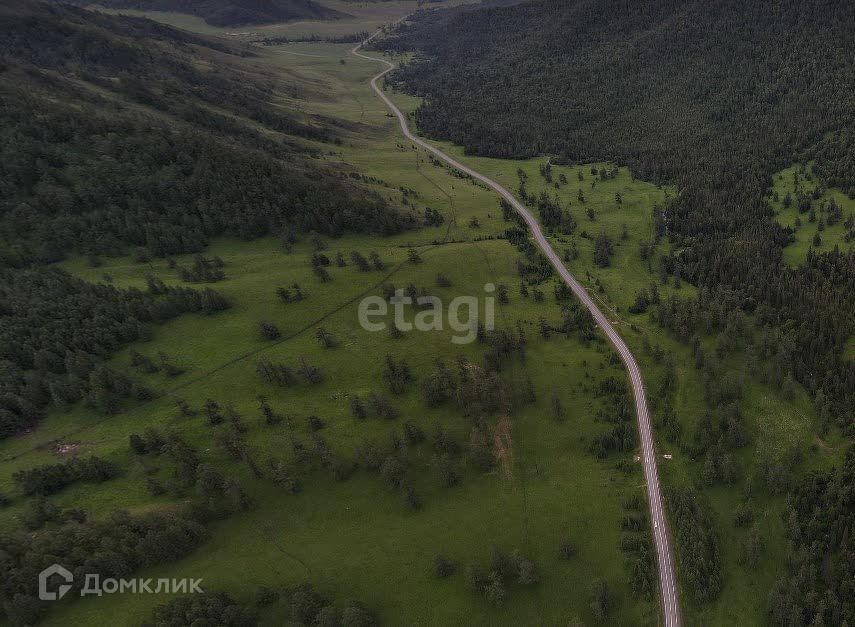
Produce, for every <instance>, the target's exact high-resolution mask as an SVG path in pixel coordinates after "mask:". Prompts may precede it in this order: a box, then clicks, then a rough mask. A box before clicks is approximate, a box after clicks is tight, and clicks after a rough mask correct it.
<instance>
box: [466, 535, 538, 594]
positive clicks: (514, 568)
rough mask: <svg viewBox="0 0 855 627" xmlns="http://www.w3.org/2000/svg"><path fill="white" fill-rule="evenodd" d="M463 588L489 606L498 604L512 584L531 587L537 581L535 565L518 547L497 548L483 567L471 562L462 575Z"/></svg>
mask: <svg viewBox="0 0 855 627" xmlns="http://www.w3.org/2000/svg"><path fill="white" fill-rule="evenodd" d="M464 576H465V581H466V587H467V588H469V589H470V590H471V591H473V592H476V593H478V594H481V595H483V596H484V597H485V598H486V599H487V600H488V601H489V602H490V603H492V604H493V605H502V604H503V603H504V602H505V599H506V597H507V594H508V593H507V589H508V587H510V586H512V585H517V586H525V587H528V586H533V585H535V584H537V583H538V582H539V581H540V574H539V572H538V569H537V565H536V564H535V563H534V562H533V561H532V560H531V559H529V558H528V557H526V556H525V555H523V554H522V553H521V552H520V551H519V550H515V551H513V552H511V553H507V552H506V551H503V550H502V549H500V548H498V547H494V548H493V554H492V556H491V558H490V562H489V564H488V565H487V566H484V565H482V564H478V563H472V564H470V565H468V566H467V568H466V572H465V574H464Z"/></svg>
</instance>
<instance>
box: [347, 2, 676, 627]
mask: <svg viewBox="0 0 855 627" xmlns="http://www.w3.org/2000/svg"><path fill="white" fill-rule="evenodd" d="M404 19H406V18H402V19H401V20H399V21H398V22H401V21H403V20H404ZM396 24H397V23H396ZM381 32H382V29H381V30H378V31H377V32H376V33H374V34H373V35H371V36H370V37H369V38H368V39H366V40H365V41H363V42H362V43H360V44H358V45H357V46H356V47H354V48H353V50H351V54H354V55H356V56H357V57H361V58H363V59H368V60H369V61H376V62H378V63H382V64H384V65H386V66H387V67H386V69H385V70H383V71H382V72H380V73H379V74H377V76H375V77H374V78H372V79H371V88H372V89H373V90H374V91H375V92H376V93H377V95H378V96H380V98H381V99H382V100H383V102H385V103H386V106H387V107H388V108H389V110H390V111H392V113H394V114H395V115H396V116H397V117H398V121H399V122H400V124H401V130H402V131H403V133H404V135H405V136H406V138H407V139H409V140H410V141H411V142H413V143H414V144H417V145H419V146H421V147H422V148H424V149H425V150H429V151H430V152H432V153H433V154H434V155H436V156H437V157H439V158H440V159H442V160H443V161H445V162H446V163H448V164H449V165H451V166H452V167H455V168H457V169H458V170H460V171H461V172H465V173H466V174H468V175H469V176H472V177H473V178H475V179H478V180H479V181H481V182H482V183H484V184H485V185H489V186H490V187H491V188H492V189H494V190H495V191H496V192H497V193H498V194H499V195H500V196H501V197H502V198H504V199H505V200H506V201H508V202H509V203H510V204H511V206H512V207H513V208H514V209H515V210H516V211H517V212H518V213H519V214H520V215H521V216H522V217H523V219H524V220H525V222H526V224H528V228H529V230H530V231H531V234H532V236H533V237H534V239H535V241H536V242H537V244H538V246H539V247H540V249H541V250H542V251H543V254H544V255H546V257H547V258H548V259H549V261H550V262H551V263H552V265H553V266H554V267H555V269H556V270H557V271H558V274H559V275H560V276H561V278H562V279H563V280H564V282H565V283H566V284H567V285H568V286H569V287H570V289H572V290H573V293H574V294H576V297H577V298H578V299H579V300H580V301H582V304H584V305H585V307H587V308H588V310H589V311H590V312H591V315H592V316H593V317H594V320H595V321H596V322H597V324H598V325H599V326H600V328H601V329H602V330H603V332H604V333H605V334H606V336H608V338H609V341H610V342H611V343H612V346H614V348H615V350H617V352H618V354H620V357H621V359H622V360H623V363H624V365H625V366H626V370H627V372H628V373H629V379H630V382H631V383H632V390H633V393H634V395H635V410H636V413H637V415H638V431H639V435H640V437H641V460H642V463H643V464H644V479H645V481H646V483H647V496H648V499H647V500H648V503H649V504H650V520H651V523H652V525H653V538H654V541H655V544H656V557H657V562H658V570H659V588H660V591H661V594H662V611H663V616H664V622H665V625H666V627H679V626H680V624H681V620H680V605H679V602H678V599H677V583H676V575H675V573H674V557H673V553H672V551H671V540H670V537H669V533H668V525H667V523H666V520H665V508H664V505H663V502H662V494H661V491H660V489H659V474H658V471H657V469H656V452H655V450H654V448H653V435H652V430H651V427H650V412H649V411H648V409H647V396H646V395H645V393H644V381H643V380H642V378H641V370H640V369H639V368H638V364H637V363H636V361H635V357H633V355H632V352H630V350H629V348H628V347H627V345H626V343H625V342H624V341H623V339H621V337H620V335H618V333H617V331H615V329H614V327H613V326H612V324H611V323H610V322H609V320H608V318H606V316H605V315H603V313H602V312H601V311H600V309H599V307H597V305H596V304H595V303H594V301H593V300H592V299H591V297H590V296H589V295H588V292H587V291H585V288H584V287H582V285H581V284H580V283H579V282H578V281H577V280H576V279H575V278H573V275H571V274H570V272H569V271H568V270H567V268H565V267H564V264H563V263H562V261H561V258H560V257H559V256H558V254H557V253H556V252H555V251H554V250H553V249H552V246H551V245H550V243H549V241H548V240H547V239H546V237H545V236H544V235H543V231H541V229H540V225H539V224H538V223H537V220H535V218H534V216H532V214H531V213H530V212H529V211H528V209H526V207H525V206H524V205H523V204H522V203H521V202H519V201H518V200H517V199H516V198H515V197H514V195H513V194H511V193H510V192H509V191H508V190H506V189H505V188H504V187H502V186H501V185H499V184H498V183H497V182H496V181H494V180H492V179H490V178H488V177H486V176H484V175H483V174H481V173H480V172H476V171H475V170H473V169H472V168H470V167H467V166H465V165H463V164H462V163H460V162H459V161H457V160H455V159H454V158H453V157H450V156H449V155H447V154H445V153H444V152H443V151H441V150H440V149H439V148H436V147H435V146H432V145H430V144H429V143H427V142H426V141H424V140H423V139H420V138H419V137H417V136H416V135H414V134H413V133H412V132H411V131H410V127H409V124H408V123H407V117H406V116H405V115H404V113H403V112H402V111H401V110H400V109H398V107H396V106H395V104H394V103H393V102H392V101H391V100H390V99H389V97H388V96H386V94H385V93H383V90H382V89H381V88H380V87H379V86H378V85H377V82H378V81H379V80H380V79H381V78H382V77H383V76H385V75H386V74H388V73H389V72H391V71H392V70H393V69H395V65H394V64H393V63H391V62H389V61H387V60H386V59H380V58H377V57H372V56H369V55H366V54H363V53H361V52H360V49H361V48H362V47H363V46H365V45H366V44H367V43H368V42H370V41H371V40H372V39H374V38H375V37H377V36H378V35H379V34H380V33H381Z"/></svg>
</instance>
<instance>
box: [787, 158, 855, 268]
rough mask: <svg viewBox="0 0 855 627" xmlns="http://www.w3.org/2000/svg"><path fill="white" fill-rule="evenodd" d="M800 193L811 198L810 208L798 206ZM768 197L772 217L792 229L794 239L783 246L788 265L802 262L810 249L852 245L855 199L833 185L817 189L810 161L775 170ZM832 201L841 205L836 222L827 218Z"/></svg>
mask: <svg viewBox="0 0 855 627" xmlns="http://www.w3.org/2000/svg"><path fill="white" fill-rule="evenodd" d="M800 193H801V194H804V195H807V196H809V197H810V208H808V207H807V206H804V207H801V208H800V207H799V200H798V196H799V194H800ZM770 196H771V198H770V204H771V206H772V208H773V210H774V211H775V219H776V220H777V221H778V223H779V224H780V225H781V226H783V227H785V228H786V227H789V228H791V229H792V230H793V242H792V243H790V244H789V245H788V246H787V247H786V248H784V261H786V262H787V263H789V264H790V265H792V266H798V265H801V264H802V263H804V261H805V258H806V257H807V253H808V251H809V250H810V249H813V250H815V251H817V252H829V251H831V250H834V248H835V247H837V248H838V249H839V250H840V251H843V252H845V251H847V250H852V249H853V248H854V247H855V226H852V220H853V217H855V199H852V198H850V197H849V196H848V195H847V194H845V193H843V191H842V190H839V189H836V188H833V187H832V188H830V189H820V190H819V191H817V182H816V178H815V177H814V174H813V166H812V164H807V165H801V164H796V165H794V166H791V167H789V168H787V169H785V170H782V171H781V172H778V173H777V174H776V175H775V177H774V183H773V185H772V191H771V194H770ZM831 203H834V204H836V205H837V206H838V207H839V208H840V218H839V219H837V220H836V221H835V220H834V218H832V219H831V220H829V217H830V214H831V212H830V210H829V207H830V206H831ZM847 220H848V221H849V224H848V226H847V224H846V222H847ZM832 222H833V223H832ZM847 234H848V235H849V236H848V238H847Z"/></svg>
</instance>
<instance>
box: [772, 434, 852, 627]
mask: <svg viewBox="0 0 855 627" xmlns="http://www.w3.org/2000/svg"><path fill="white" fill-rule="evenodd" d="M853 485H855V448H852V447H850V448H849V450H848V451H847V452H846V454H845V456H844V459H843V463H842V464H841V465H840V466H839V467H838V468H834V469H831V470H828V471H825V472H821V473H811V474H810V475H809V476H808V477H806V478H805V479H804V480H803V481H802V482H801V483H800V484H799V485H798V486H797V487H796V489H795V490H794V491H793V493H792V496H791V498H790V499H788V501H787V510H786V517H785V522H786V526H787V538H788V539H789V541H790V542H791V543H792V550H791V553H790V555H791V559H790V561H789V563H788V565H787V572H786V574H784V575H783V576H782V577H781V578H780V579H779V580H778V582H777V583H776V584H775V587H774V588H773V589H772V591H771V593H770V595H769V614H768V616H769V621H770V623H771V624H773V625H782V626H783V625H792V624H798V625H847V624H849V625H852V624H855V594H853V581H855V533H853V531H855V494H853V490H852V486H853Z"/></svg>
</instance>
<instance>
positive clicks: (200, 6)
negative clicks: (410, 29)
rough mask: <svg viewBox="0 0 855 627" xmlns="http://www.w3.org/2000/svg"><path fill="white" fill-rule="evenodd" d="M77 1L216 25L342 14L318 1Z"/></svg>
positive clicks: (283, 20) (237, 24)
mask: <svg viewBox="0 0 855 627" xmlns="http://www.w3.org/2000/svg"><path fill="white" fill-rule="evenodd" d="M74 4H81V5H84V6H85V5H88V4H96V5H98V6H102V7H105V8H108V9H134V10H137V11H171V12H175V13H187V14H189V15H196V16H198V17H201V18H202V19H204V20H205V21H206V22H207V23H208V24H210V25H212V26H243V25H246V24H272V23H276V22H288V21H291V20H317V19H334V18H336V17H338V16H339V15H340V14H339V13H338V12H336V11H333V10H332V9H328V8H327V7H325V6H323V5H321V4H318V3H317V2H315V1H314V0H248V1H247V0H98V1H97V2H88V0H87V1H76V2H74Z"/></svg>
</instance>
